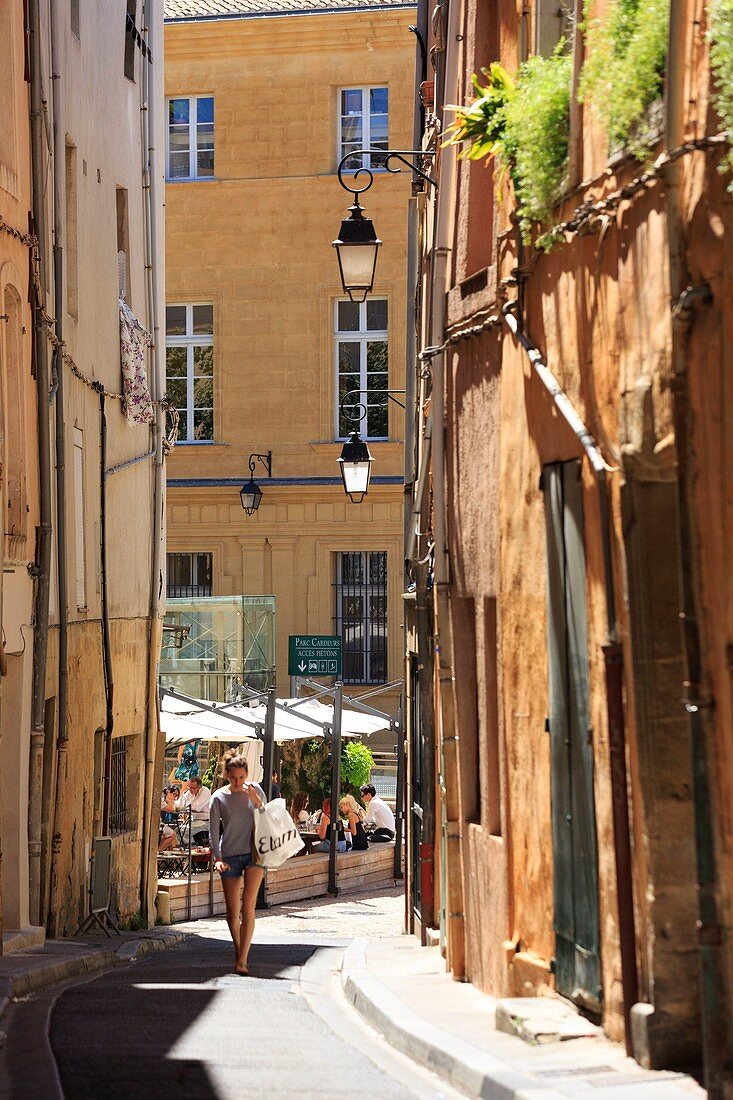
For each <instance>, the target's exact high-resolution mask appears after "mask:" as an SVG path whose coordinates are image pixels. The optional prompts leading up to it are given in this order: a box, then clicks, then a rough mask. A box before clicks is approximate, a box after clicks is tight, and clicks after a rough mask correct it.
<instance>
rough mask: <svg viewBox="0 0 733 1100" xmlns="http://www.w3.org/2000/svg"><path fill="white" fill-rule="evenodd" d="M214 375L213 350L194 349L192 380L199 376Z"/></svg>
mask: <svg viewBox="0 0 733 1100" xmlns="http://www.w3.org/2000/svg"><path fill="white" fill-rule="evenodd" d="M213 373H214V349H213V348H200V347H195V348H194V349H193V374H194V378H198V377H199V376H200V375H202V374H203V375H209V376H210V375H212V374H213Z"/></svg>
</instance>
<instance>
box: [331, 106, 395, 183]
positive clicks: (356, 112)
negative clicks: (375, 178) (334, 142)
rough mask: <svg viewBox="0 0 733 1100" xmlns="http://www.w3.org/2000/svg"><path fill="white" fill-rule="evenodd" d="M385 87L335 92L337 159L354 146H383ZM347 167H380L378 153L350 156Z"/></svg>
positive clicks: (385, 135)
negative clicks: (337, 106) (337, 125)
mask: <svg viewBox="0 0 733 1100" xmlns="http://www.w3.org/2000/svg"><path fill="white" fill-rule="evenodd" d="M388 108H389V92H388V89H387V88H375V87H369V86H366V87H363V88H342V89H341V90H340V91H339V161H341V158H342V157H345V156H346V154H347V153H350V152H351V151H352V150H354V149H387V148H388V128H389V109H388ZM345 167H346V168H347V170H350V171H354V170H356V169H357V168H383V167H384V157H380V156H379V155H374V156H371V157H370V156H369V155H368V154H365V155H364V156H353V157H350V158H349V159H348V160H347V162H346V166H345Z"/></svg>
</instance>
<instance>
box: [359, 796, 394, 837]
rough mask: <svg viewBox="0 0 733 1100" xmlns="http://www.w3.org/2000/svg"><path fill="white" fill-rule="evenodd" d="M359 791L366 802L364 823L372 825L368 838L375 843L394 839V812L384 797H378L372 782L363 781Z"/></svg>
mask: <svg viewBox="0 0 733 1100" xmlns="http://www.w3.org/2000/svg"><path fill="white" fill-rule="evenodd" d="M360 791H361V797H362V798H363V799H364V801H365V802H366V808H367V813H366V824H367V825H373V826H374V829H373V831H372V832H371V833H369V839H370V840H371V841H377V843H379V842H380V841H381V842H384V843H387V842H388V841H390V840H394V814H393V813H392V811H391V810H390V808H389V806H388V805H387V803H386V802H385V801H384V799H382V798H379V797H378V795H377V790H376V787H374V785H373V784H372V783H365V784H364V786H363V787H361V788H360Z"/></svg>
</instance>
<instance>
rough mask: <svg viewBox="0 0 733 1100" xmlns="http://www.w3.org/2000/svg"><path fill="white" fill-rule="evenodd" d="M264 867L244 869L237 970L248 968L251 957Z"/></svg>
mask: <svg viewBox="0 0 733 1100" xmlns="http://www.w3.org/2000/svg"><path fill="white" fill-rule="evenodd" d="M262 873H263V872H262V868H261V867H245V869H244V889H243V890H242V935H241V939H240V950H239V958H238V959H237V970H244V971H245V972H246V969H247V959H248V957H249V946H250V944H251V943H252V936H253V935H254V930H255V905H256V904H257V894H258V893H259V889H260V883H261V882H262Z"/></svg>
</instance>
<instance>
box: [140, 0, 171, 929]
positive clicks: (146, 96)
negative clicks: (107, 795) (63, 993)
mask: <svg viewBox="0 0 733 1100" xmlns="http://www.w3.org/2000/svg"><path fill="white" fill-rule="evenodd" d="M157 10H158V8H157V5H156V3H155V0H146V3H145V5H144V8H143V21H144V31H145V33H146V34H147V36H148V38H149V41H150V43H151V47H152V48H151V51H150V52H149V53H148V55H147V59H145V58H144V59H143V61H142V80H141V103H140V115H141V134H142V146H143V149H142V154H143V166H142V186H143V210H144V222H145V252H146V258H145V265H146V271H147V284H146V288H147V297H148V328H149V331H150V332H151V333H152V337H153V343H152V349H151V358H150V366H151V375H152V377H151V387H150V388H151V396H152V398H153V401H154V402H156V404H155V405H154V408H155V423H154V425H153V441H152V451H153V452H154V455H153V502H152V514H151V537H152V546H151V563H150V566H151V574H150V603H149V627H148V673H147V679H148V690H147V725H146V732H145V772H144V796H143V830H142V833H143V835H142V843H141V866H142V873H141V875H140V911H141V913H142V914H143V916H145V917H147V919H148V922H149V923H153V922H154V916H155V914H154V912H153V911H152V904H153V901H154V896H153V891H154V890H157V876H156V871H155V862H154V861H155V844H156V838H157V835H158V832H157V783H156V775H155V761H156V757H157V753H158V741H159V730H158V709H159V708H158V664H159V655H160V652H159V651H160V640H161V636H162V635H161V630H160V620H161V617H162V610H163V569H162V544H163V537H164V528H163V522H164V503H165V496H164V494H165V485H164V481H163V462H164V458H163V418H164V415H165V414H164V412H163V409H162V407H161V405H160V404H159V402H160V400H161V398H162V397H163V394H164V392H165V382H164V378H165V368H164V360H163V348H162V345H161V329H160V317H159V311H158V294H159V291H158V269H159V262H160V259H159V256H158V217H157V215H158V194H159V190H158V188H159V186H160V180H159V178H158V150H157V148H156V144H155V143H156V137H157V133H158V132H159V128H156V126H155V125H154V122H153V117H152V116H153V111H152V110H151V103H153V104H154V103H156V102H157V91H156V81H157V80H158V72H159V71H160V63H161V62H160V55H161V54H162V51H163V42H162V40H159V37H158V34H157V31H158V24H157V15H156V12H157Z"/></svg>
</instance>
